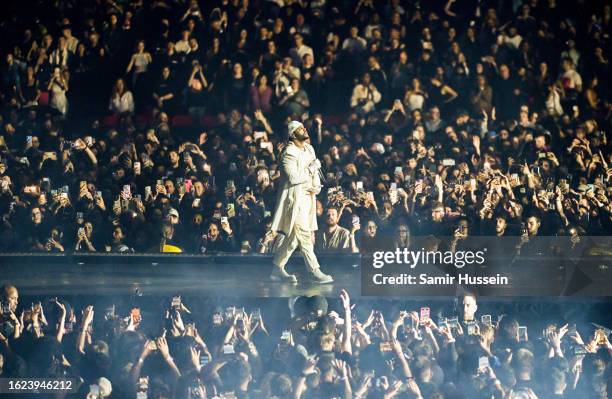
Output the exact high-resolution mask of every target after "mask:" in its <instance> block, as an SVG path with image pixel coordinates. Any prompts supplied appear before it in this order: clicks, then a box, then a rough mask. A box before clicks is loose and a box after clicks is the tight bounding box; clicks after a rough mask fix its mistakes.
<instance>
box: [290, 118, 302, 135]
mask: <svg viewBox="0 0 612 399" xmlns="http://www.w3.org/2000/svg"><path fill="white" fill-rule="evenodd" d="M300 127H304V125H303V124H302V122H299V121H291V122H289V124H288V125H287V133H288V134H289V138H291V137H293V133H294V132H295V131H296V130H297V129H298V128H300Z"/></svg>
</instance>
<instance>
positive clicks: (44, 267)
mask: <svg viewBox="0 0 612 399" xmlns="http://www.w3.org/2000/svg"><path fill="white" fill-rule="evenodd" d="M358 262H359V259H358V258H355V257H321V264H322V268H323V270H325V271H326V272H327V273H331V274H332V275H333V276H334V279H335V281H334V283H333V284H323V285H322V284H314V283H312V282H311V281H310V279H309V278H308V276H306V275H305V266H303V263H302V259H301V258H300V257H294V258H293V259H292V260H291V262H290V264H289V266H288V268H287V269H288V271H289V272H291V273H297V274H298V279H299V282H298V284H284V283H276V282H271V281H269V275H270V272H271V271H272V263H271V257H267V256H265V257H264V256H260V257H240V256H227V257H225V256H224V257H216V258H202V257H190V256H183V257H180V256H179V257H165V256H164V257H160V256H150V257H147V256H112V257H103V256H95V257H91V256H86V257H49V256H32V255H28V256H25V255H22V256H20V255H14V256H12V257H10V258H7V257H3V258H2V259H1V260H0V273H1V275H2V278H1V282H2V283H11V284H14V285H16V286H17V287H19V289H20V292H21V293H23V294H24V295H52V294H53V295H100V296H106V295H117V296H122V295H130V294H131V293H132V292H134V291H135V290H136V289H138V290H139V291H140V292H141V293H143V294H145V295H152V296H167V295H174V294H176V293H182V294H184V295H189V296H206V297H211V296H230V297H252V298H255V297H290V296H295V295H314V294H319V295H324V296H337V295H339V293H340V290H341V289H347V290H349V292H351V293H353V294H354V295H358V294H359V292H360V271H359V264H358Z"/></svg>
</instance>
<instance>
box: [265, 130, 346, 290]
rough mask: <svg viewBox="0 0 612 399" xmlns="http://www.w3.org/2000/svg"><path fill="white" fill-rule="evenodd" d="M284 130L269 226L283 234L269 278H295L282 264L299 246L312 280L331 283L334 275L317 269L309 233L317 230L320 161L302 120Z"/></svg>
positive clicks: (285, 262) (292, 281)
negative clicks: (286, 138) (286, 141)
mask: <svg viewBox="0 0 612 399" xmlns="http://www.w3.org/2000/svg"><path fill="white" fill-rule="evenodd" d="M287 130H288V133H289V142H288V144H287V145H286V146H285V148H283V150H282V152H281V155H280V170H281V179H280V190H279V193H278V197H277V200H276V210H275V212H274V217H273V218H272V227H271V229H272V231H273V232H281V233H283V234H284V235H285V238H284V240H283V241H282V243H281V244H280V245H279V247H278V248H277V250H276V252H275V255H274V261H273V262H274V270H273V271H272V274H271V276H270V279H271V280H272V281H283V282H289V283H296V282H297V278H296V276H295V275H293V274H289V273H287V272H286V271H285V265H286V264H287V261H288V260H289V258H290V257H291V254H292V253H293V251H295V249H296V248H297V247H298V246H299V248H300V251H301V252H302V256H303V257H304V261H305V262H306V266H307V267H308V271H309V272H310V273H311V275H312V277H313V279H314V281H315V282H317V283H319V284H325V283H331V282H333V281H334V279H333V278H332V277H331V276H329V275H327V274H325V273H323V272H322V271H321V268H320V266H319V262H318V261H317V256H316V255H315V253H314V245H313V242H312V233H313V232H314V231H316V230H317V216H316V195H317V194H319V192H321V178H320V169H321V163H320V162H319V160H318V159H317V157H316V155H315V152H314V149H313V148H312V146H311V145H310V144H308V143H307V141H308V139H309V136H308V132H307V131H306V128H305V127H304V125H303V124H302V123H300V122H298V121H292V122H290V123H289V125H288V126H287Z"/></svg>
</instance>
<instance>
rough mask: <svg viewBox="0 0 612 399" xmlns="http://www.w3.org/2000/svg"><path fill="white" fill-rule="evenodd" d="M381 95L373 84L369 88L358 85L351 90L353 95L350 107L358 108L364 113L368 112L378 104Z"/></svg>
mask: <svg viewBox="0 0 612 399" xmlns="http://www.w3.org/2000/svg"><path fill="white" fill-rule="evenodd" d="M380 99H381V95H380V92H379V91H378V89H376V86H374V85H373V84H371V85H370V87H366V86H364V85H363V84H361V83H359V84H358V85H357V86H355V88H354V89H353V95H352V96H351V107H352V108H354V107H357V106H360V107H361V108H362V109H363V110H364V111H365V112H370V111H372V110H373V109H374V107H375V106H376V104H378V103H379V102H380Z"/></svg>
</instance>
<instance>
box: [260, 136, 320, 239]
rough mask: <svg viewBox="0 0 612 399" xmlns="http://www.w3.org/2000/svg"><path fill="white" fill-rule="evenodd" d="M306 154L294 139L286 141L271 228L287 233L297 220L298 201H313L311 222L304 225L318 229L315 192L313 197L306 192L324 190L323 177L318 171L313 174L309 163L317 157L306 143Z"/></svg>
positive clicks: (281, 157) (313, 229) (311, 228)
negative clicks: (322, 187)
mask: <svg viewBox="0 0 612 399" xmlns="http://www.w3.org/2000/svg"><path fill="white" fill-rule="evenodd" d="M304 149H305V150H306V153H305V154H300V153H301V151H302V150H300V149H299V148H298V147H297V146H296V145H295V144H294V143H293V142H290V143H289V144H287V146H286V147H285V148H284V149H283V152H282V153H281V155H280V172H281V177H280V184H279V191H278V196H277V198H276V208H275V211H274V217H273V218H272V227H271V229H272V231H275V232H282V233H284V234H286V235H288V234H289V233H290V232H291V230H292V229H293V226H294V224H295V222H296V216H297V210H298V207H297V201H298V200H302V201H303V200H310V201H312V206H311V208H310V209H311V212H310V215H309V217H308V221H309V225H308V226H302V227H303V228H305V229H307V230H310V231H315V230H317V228H318V227H317V214H316V209H317V207H316V195H315V194H312V195H310V199H309V198H308V196H307V195H305V194H304V191H306V190H308V189H310V188H316V193H317V194H318V193H319V192H320V191H321V180H320V177H319V173H318V171H317V170H315V171H314V173H312V171H311V170H309V168H308V167H309V165H310V164H311V163H312V162H313V161H314V160H315V159H316V154H315V152H314V148H312V146H311V145H310V144H305V146H304Z"/></svg>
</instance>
